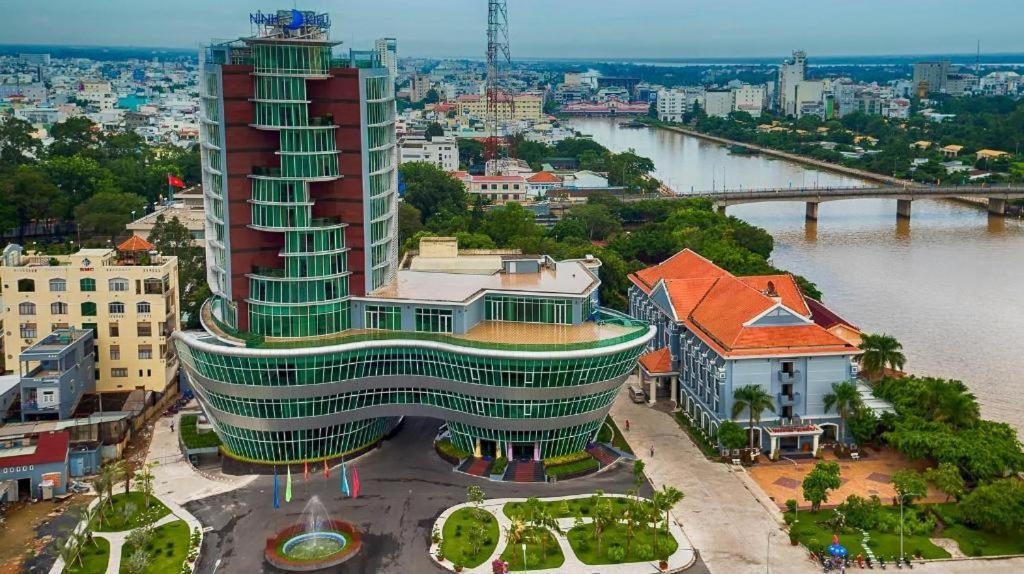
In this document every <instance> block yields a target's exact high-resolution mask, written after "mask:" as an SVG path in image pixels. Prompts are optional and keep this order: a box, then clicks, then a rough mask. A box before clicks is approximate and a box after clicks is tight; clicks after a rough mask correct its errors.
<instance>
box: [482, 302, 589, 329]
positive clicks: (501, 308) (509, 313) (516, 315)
mask: <svg viewBox="0 0 1024 574" xmlns="http://www.w3.org/2000/svg"><path fill="white" fill-rule="evenodd" d="M484 305H485V306H486V309H485V312H486V316H485V317H486V319H487V320H488V321H515V322H520V323H556V324H563V325H568V324H571V323H572V302H571V301H570V300H569V299H544V298H540V297H512V296H508V295H488V296H487V297H486V298H485V299H484Z"/></svg>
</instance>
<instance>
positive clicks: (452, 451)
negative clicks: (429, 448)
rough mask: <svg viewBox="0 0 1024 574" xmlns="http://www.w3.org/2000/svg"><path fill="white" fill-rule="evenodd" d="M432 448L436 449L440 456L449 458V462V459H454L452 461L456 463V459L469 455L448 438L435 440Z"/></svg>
mask: <svg viewBox="0 0 1024 574" xmlns="http://www.w3.org/2000/svg"><path fill="white" fill-rule="evenodd" d="M434 448H435V449H437V452H438V453H440V454H441V456H443V457H445V458H447V459H449V462H451V459H455V461H454V462H455V463H458V461H460V460H462V459H464V458H468V457H469V453H468V452H466V451H464V450H462V449H461V448H459V447H457V446H455V444H453V443H452V441H450V440H448V439H445V440H439V441H437V442H435V443H434Z"/></svg>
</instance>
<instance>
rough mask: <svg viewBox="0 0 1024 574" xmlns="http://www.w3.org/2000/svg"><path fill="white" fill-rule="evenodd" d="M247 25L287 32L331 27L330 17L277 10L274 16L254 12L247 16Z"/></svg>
mask: <svg viewBox="0 0 1024 574" xmlns="http://www.w3.org/2000/svg"><path fill="white" fill-rule="evenodd" d="M249 23H250V24H255V25H257V26H279V27H281V28H285V29H288V30H298V29H299V28H301V27H303V26H311V27H314V28H319V29H320V30H327V29H328V28H330V27H331V16H330V15H329V14H326V13H325V14H317V13H316V12H303V11H301V10H279V11H277V12H276V13H274V14H264V13H263V12H254V13H252V14H249Z"/></svg>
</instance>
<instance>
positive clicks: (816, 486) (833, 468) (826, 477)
mask: <svg viewBox="0 0 1024 574" xmlns="http://www.w3.org/2000/svg"><path fill="white" fill-rule="evenodd" d="M839 472H840V469H839V463H836V462H817V463H815V464H814V468H813V469H812V470H811V472H809V473H807V476H805V477H804V481H803V490H804V500H806V501H808V502H810V503H811V510H818V509H819V508H821V503H822V502H828V491H830V490H835V489H837V488H839V487H840V486H841V485H842V481H841V480H840V478H839Z"/></svg>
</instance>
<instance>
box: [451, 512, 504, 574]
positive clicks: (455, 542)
mask: <svg viewBox="0 0 1024 574" xmlns="http://www.w3.org/2000/svg"><path fill="white" fill-rule="evenodd" d="M482 512H483V514H484V515H485V521H486V522H485V525H486V533H485V534H484V536H483V538H482V539H481V540H480V542H479V544H480V549H479V550H478V551H477V552H476V553H475V554H474V553H473V545H472V541H471V539H470V536H469V530H470V527H471V526H472V525H473V524H474V523H478V520H479V519H478V518H477V515H476V509H474V508H460V509H458V510H456V511H455V512H453V513H452V515H451V516H449V517H448V520H445V522H444V526H443V527H442V528H441V540H442V542H441V548H442V551H443V552H444V557H445V559H446V560H449V561H451V563H452V564H461V565H462V566H465V567H466V568H473V567H475V566H479V565H481V564H483V563H484V561H485V560H487V558H489V557H490V555H491V554H492V553H493V552H494V549H495V548H497V546H498V538H499V537H500V533H499V532H498V520H497V519H496V518H494V516H493V515H492V514H491V513H490V512H487V511H482Z"/></svg>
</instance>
